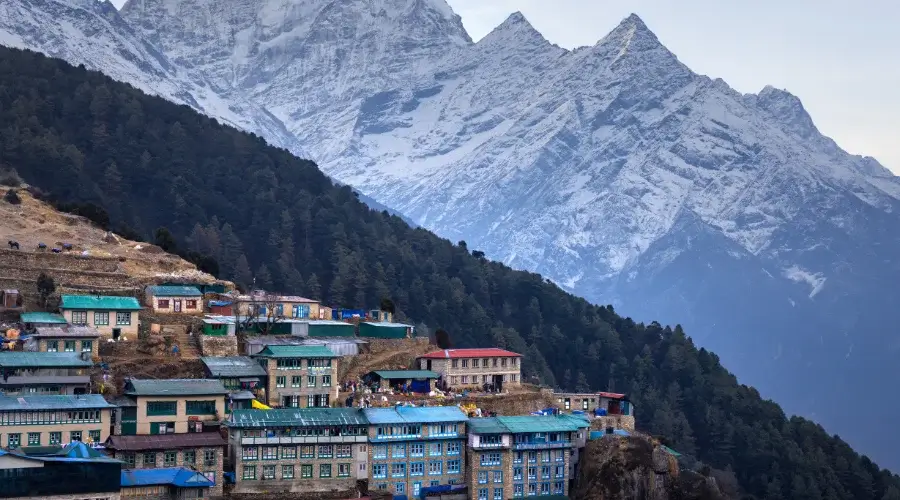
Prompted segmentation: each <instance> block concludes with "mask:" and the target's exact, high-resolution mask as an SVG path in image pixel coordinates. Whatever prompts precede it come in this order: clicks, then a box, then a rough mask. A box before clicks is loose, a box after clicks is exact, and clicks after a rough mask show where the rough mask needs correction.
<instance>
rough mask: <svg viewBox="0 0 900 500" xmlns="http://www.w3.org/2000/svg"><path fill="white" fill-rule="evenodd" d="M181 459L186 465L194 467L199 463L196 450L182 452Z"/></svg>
mask: <svg viewBox="0 0 900 500" xmlns="http://www.w3.org/2000/svg"><path fill="white" fill-rule="evenodd" d="M181 457H182V459H183V460H184V464H185V465H194V464H195V463H197V452H196V451H195V450H184V451H183V452H181Z"/></svg>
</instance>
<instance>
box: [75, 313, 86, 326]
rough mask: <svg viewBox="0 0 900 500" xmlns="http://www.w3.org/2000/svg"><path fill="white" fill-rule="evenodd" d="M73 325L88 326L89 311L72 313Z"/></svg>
mask: <svg viewBox="0 0 900 500" xmlns="http://www.w3.org/2000/svg"><path fill="white" fill-rule="evenodd" d="M72 324H73V325H79V326H85V325H87V311H72Z"/></svg>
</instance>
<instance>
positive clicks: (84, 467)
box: [0, 442, 122, 500]
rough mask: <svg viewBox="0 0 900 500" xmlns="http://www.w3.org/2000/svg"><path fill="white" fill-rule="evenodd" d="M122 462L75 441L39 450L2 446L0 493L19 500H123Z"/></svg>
mask: <svg viewBox="0 0 900 500" xmlns="http://www.w3.org/2000/svg"><path fill="white" fill-rule="evenodd" d="M121 471H122V463H121V462H119V461H117V460H113V459H110V458H108V457H106V456H104V455H103V454H102V453H100V452H98V451H96V450H94V449H92V448H90V447H88V446H85V445H84V444H83V443H77V442H76V443H71V444H70V445H68V446H65V447H57V446H53V447H47V448H43V447H42V449H40V450H35V453H31V452H29V453H27V454H25V453H23V452H22V450H18V449H17V450H15V451H12V452H7V451H3V450H0V472H2V474H0V476H2V478H3V481H2V488H0V497H2V498H10V499H12V500H19V499H25V498H40V499H41V500H82V499H90V500H119V498H120V494H119V492H120V490H121V483H120V480H121Z"/></svg>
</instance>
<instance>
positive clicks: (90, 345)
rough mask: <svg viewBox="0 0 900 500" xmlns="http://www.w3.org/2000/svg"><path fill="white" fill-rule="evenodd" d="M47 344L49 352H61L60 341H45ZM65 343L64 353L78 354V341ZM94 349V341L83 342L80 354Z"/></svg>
mask: <svg viewBox="0 0 900 500" xmlns="http://www.w3.org/2000/svg"><path fill="white" fill-rule="evenodd" d="M44 342H46V344H47V352H60V351H59V344H60V342H61V341H59V340H45V341H44ZM62 343H63V352H76V351H78V341H76V340H66V341H62ZM93 349H94V342H93V341H92V340H82V341H81V351H80V352H91V350H93Z"/></svg>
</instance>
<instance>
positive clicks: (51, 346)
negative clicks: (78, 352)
mask: <svg viewBox="0 0 900 500" xmlns="http://www.w3.org/2000/svg"><path fill="white" fill-rule="evenodd" d="M47 352H59V341H58V340H48V341H47Z"/></svg>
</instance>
